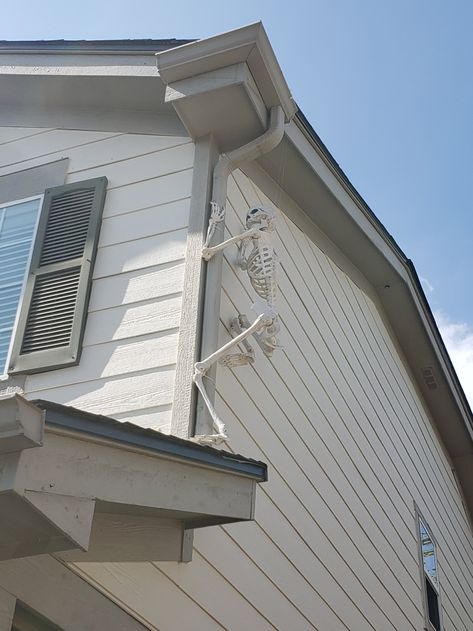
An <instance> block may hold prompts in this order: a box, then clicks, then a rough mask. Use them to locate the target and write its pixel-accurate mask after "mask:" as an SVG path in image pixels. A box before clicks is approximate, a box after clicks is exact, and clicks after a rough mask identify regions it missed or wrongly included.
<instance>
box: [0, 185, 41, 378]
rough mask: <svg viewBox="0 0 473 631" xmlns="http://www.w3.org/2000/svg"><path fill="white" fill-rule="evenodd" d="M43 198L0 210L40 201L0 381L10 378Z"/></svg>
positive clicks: (16, 200)
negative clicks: (9, 369) (10, 366)
mask: <svg viewBox="0 0 473 631" xmlns="http://www.w3.org/2000/svg"><path fill="white" fill-rule="evenodd" d="M43 198H44V194H41V195H32V196H31V197H24V198H23V199H15V200H13V201H11V202H6V203H1V204H0V209H3V208H8V207H9V206H17V205H18V204H23V203H25V202H31V201H33V200H39V207H38V214H37V216H36V223H35V226H34V229H33V235H32V239H31V244H30V251H29V254H28V260H27V262H26V269H25V275H24V277H23V284H22V286H21V292H20V297H19V299H18V306H17V309H16V315H15V321H14V323H13V329H12V333H11V338H10V345H9V347H8V353H7V358H6V361H5V372H4V373H3V374H0V381H6V380H7V379H8V378H9V374H8V366H9V365H10V359H11V353H12V349H13V341H14V339H15V337H16V330H17V327H18V320H19V317H20V311H21V305H22V304H23V299H24V296H25V289H26V281H27V279H28V272H29V269H30V265H31V257H32V256H33V249H34V245H35V242H36V235H37V234H38V226H39V218H40V215H41V208H42V206H43ZM2 223H3V222H2ZM0 229H1V225H0Z"/></svg>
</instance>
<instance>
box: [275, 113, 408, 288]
mask: <svg viewBox="0 0 473 631" xmlns="http://www.w3.org/2000/svg"><path fill="white" fill-rule="evenodd" d="M285 131H286V135H287V137H288V138H289V139H290V140H291V142H292V143H293V145H294V146H295V147H296V148H297V150H298V151H299V152H300V154H301V155H302V156H303V157H304V159H305V161H306V162H307V163H308V164H309V165H310V166H311V168H312V169H313V170H314V171H315V172H316V173H317V175H318V176H319V177H320V178H321V180H322V181H323V182H324V184H325V185H326V187H327V188H328V189H329V190H330V191H331V193H332V194H333V195H334V197H335V198H336V199H337V200H338V202H339V203H340V204H341V206H343V208H344V209H345V211H346V213H347V215H348V217H349V218H350V219H351V220H352V221H353V222H354V223H355V224H356V225H357V226H358V228H359V230H360V233H361V232H362V233H364V234H365V235H366V236H367V237H368V238H369V240H370V241H371V242H372V243H373V244H374V245H375V246H376V248H377V249H378V250H379V251H380V252H381V253H382V255H383V257H384V259H386V260H387V261H388V263H389V264H390V266H391V267H392V268H393V269H394V270H395V272H396V273H397V275H398V276H400V277H401V278H402V280H404V281H405V282H407V280H408V274H407V272H406V270H405V268H404V266H403V264H402V262H401V261H400V259H399V256H398V253H397V252H395V251H393V249H392V247H391V244H390V243H388V242H387V241H386V238H385V235H383V234H382V232H381V231H380V230H379V229H378V226H377V225H376V224H375V223H374V222H373V220H372V219H371V217H370V216H369V215H368V214H367V213H366V212H364V210H363V209H362V208H360V206H358V205H357V203H356V201H355V200H354V198H353V196H352V195H351V193H350V192H349V191H348V190H347V189H346V187H345V186H344V185H343V184H342V182H341V181H340V178H339V177H338V175H337V174H336V172H335V170H334V168H333V165H332V164H330V163H329V162H328V161H327V160H325V159H324V156H322V155H321V154H320V153H319V152H318V151H317V148H316V147H315V146H314V143H313V142H312V140H311V139H310V138H308V136H307V134H306V132H305V130H304V129H303V128H302V126H301V124H300V123H299V122H298V120H297V119H295V120H293V121H292V122H291V123H290V125H288V126H287V128H286V130H285Z"/></svg>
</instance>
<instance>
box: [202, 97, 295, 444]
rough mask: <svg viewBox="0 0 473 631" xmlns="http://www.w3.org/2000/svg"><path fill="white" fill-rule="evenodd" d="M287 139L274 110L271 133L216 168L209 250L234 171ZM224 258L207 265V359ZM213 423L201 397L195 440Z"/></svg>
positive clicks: (211, 389)
mask: <svg viewBox="0 0 473 631" xmlns="http://www.w3.org/2000/svg"><path fill="white" fill-rule="evenodd" d="M283 135H284V112H283V109H282V107H281V106H279V105H278V106H276V107H272V108H271V110H270V119H269V125H268V129H267V130H266V131H265V132H264V133H263V134H262V135H261V136H259V137H258V138H255V139H254V140H252V141H250V142H249V143H247V144H245V145H243V146H242V147H239V148H237V149H234V150H233V151H231V152H229V153H228V154H221V155H220V157H219V159H218V162H217V164H216V166H215V169H214V173H213V182H212V196H211V200H212V201H211V217H210V221H209V231H208V234H207V241H206V243H205V245H206V246H207V247H213V246H216V245H219V244H220V243H222V241H223V240H224V230H225V204H226V200H227V180H228V177H229V176H230V174H231V173H232V171H234V170H235V169H238V168H239V167H240V166H241V165H242V164H243V163H245V162H250V161H252V160H255V159H256V158H258V157H259V156H262V155H263V154H265V153H268V152H269V151H271V150H272V149H274V148H275V147H277V145H278V144H279V143H280V142H281V140H282V138H283ZM222 258H223V253H222V252H219V253H218V254H216V255H215V256H214V257H212V259H211V260H210V261H209V262H208V263H207V273H206V279H205V293H204V304H203V313H202V337H201V348H200V357H201V358H206V357H209V356H210V355H212V354H213V353H215V351H216V350H217V347H218V329H219V318H220V293H221V287H222ZM215 373H216V368H215V366H214V367H212V368H211V369H209V371H208V373H207V375H206V377H207V387H206V389H207V394H208V397H209V399H210V400H211V401H212V403H213V402H214V399H215ZM212 427H213V422H212V419H211V417H210V413H209V411H208V407H207V405H206V403H205V401H204V400H203V399H202V397H200V396H199V399H198V402H197V410H196V421H195V428H194V434H195V438H196V439H198V437H199V436H201V437H202V439H203V441H204V442H205V437H206V436H208V435H209V434H211V432H212Z"/></svg>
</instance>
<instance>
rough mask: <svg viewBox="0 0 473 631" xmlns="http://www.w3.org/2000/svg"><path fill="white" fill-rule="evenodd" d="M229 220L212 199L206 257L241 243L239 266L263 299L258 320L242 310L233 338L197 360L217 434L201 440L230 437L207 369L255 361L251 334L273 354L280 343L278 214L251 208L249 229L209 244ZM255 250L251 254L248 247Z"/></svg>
mask: <svg viewBox="0 0 473 631" xmlns="http://www.w3.org/2000/svg"><path fill="white" fill-rule="evenodd" d="M223 221H225V210H224V209H223V208H221V207H219V206H218V205H217V204H215V203H212V207H211V215H210V220H209V228H208V232H207V239H206V241H205V245H204V248H203V250H202V257H203V258H204V259H205V260H206V261H209V260H210V259H211V258H212V257H213V256H214V255H215V254H216V253H217V252H221V251H223V250H225V249H227V248H228V247H230V246H232V245H236V246H237V247H238V256H237V266H238V267H239V268H240V269H241V270H243V271H246V272H247V274H248V277H249V280H250V284H251V286H252V288H253V290H254V292H255V293H256V297H257V299H258V298H259V301H257V302H255V303H254V304H253V305H252V309H253V310H254V311H255V312H256V313H258V312H260V313H259V315H258V316H257V318H256V320H255V321H254V322H253V324H250V323H249V321H248V318H247V316H246V314H242V313H239V314H238V315H237V317H235V318H233V319H232V321H231V322H230V330H231V331H232V333H233V334H234V337H233V339H232V340H231V341H230V342H227V343H226V344H224V345H223V346H222V347H220V348H219V349H217V350H216V351H215V352H214V353H212V354H211V355H209V356H208V357H206V358H205V359H202V360H201V361H199V362H197V363H196V364H195V373H194V382H195V384H196V386H197V388H198V389H199V392H200V393H201V395H202V398H203V399H204V401H205V404H206V406H207V408H208V410H209V412H210V415H211V417H212V421H213V426H214V429H215V432H216V433H215V434H212V435H210V436H200V437H199V440H200V442H210V443H220V442H223V441H225V440H227V439H228V437H227V434H226V429H225V424H224V423H223V421H222V420H221V419H220V417H219V416H218V414H217V412H216V410H215V407H214V405H213V402H212V401H211V399H210V397H209V396H208V394H207V391H206V388H205V384H204V379H205V377H206V372H207V370H208V369H209V368H210V367H211V366H212V365H213V364H215V363H216V362H220V363H221V364H223V365H225V366H226V367H228V368H235V367H237V366H243V365H245V364H249V363H253V362H254V353H253V349H252V348H251V346H250V344H249V342H248V338H249V337H250V336H251V335H253V336H254V337H255V339H256V341H257V342H258V344H259V345H260V346H261V348H262V350H263V352H264V354H265V355H266V356H267V357H271V355H272V354H273V351H274V349H275V348H277V346H278V341H277V337H276V336H277V333H278V331H279V324H278V314H277V310H276V290H277V282H276V263H277V258H276V254H275V252H274V247H273V232H274V230H275V214H274V212H273V211H272V210H267V209H266V210H265V209H263V208H260V207H254V208H250V209H249V210H248V212H247V214H246V222H245V225H246V230H244V231H243V232H242V233H241V234H239V235H235V236H234V237H230V238H229V239H227V240H226V241H223V243H220V244H219V245H216V246H214V247H209V243H210V242H211V239H212V237H213V234H214V232H215V227H216V225H217V224H218V223H221V222H223ZM249 246H251V250H250V251H249V253H248V254H247V251H248V247H249ZM240 344H241V345H242V346H243V348H244V349H245V350H244V351H243V352H240V353H233V354H230V351H231V350H233V349H235V348H236V347H238V346H239V345H240Z"/></svg>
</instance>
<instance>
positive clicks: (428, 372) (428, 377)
mask: <svg viewBox="0 0 473 631" xmlns="http://www.w3.org/2000/svg"><path fill="white" fill-rule="evenodd" d="M422 376H423V377H424V381H425V385H426V386H427V388H428V389H429V390H437V388H438V383H437V380H436V378H435V375H434V371H433V369H432V368H430V367H429V368H423V369H422Z"/></svg>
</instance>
